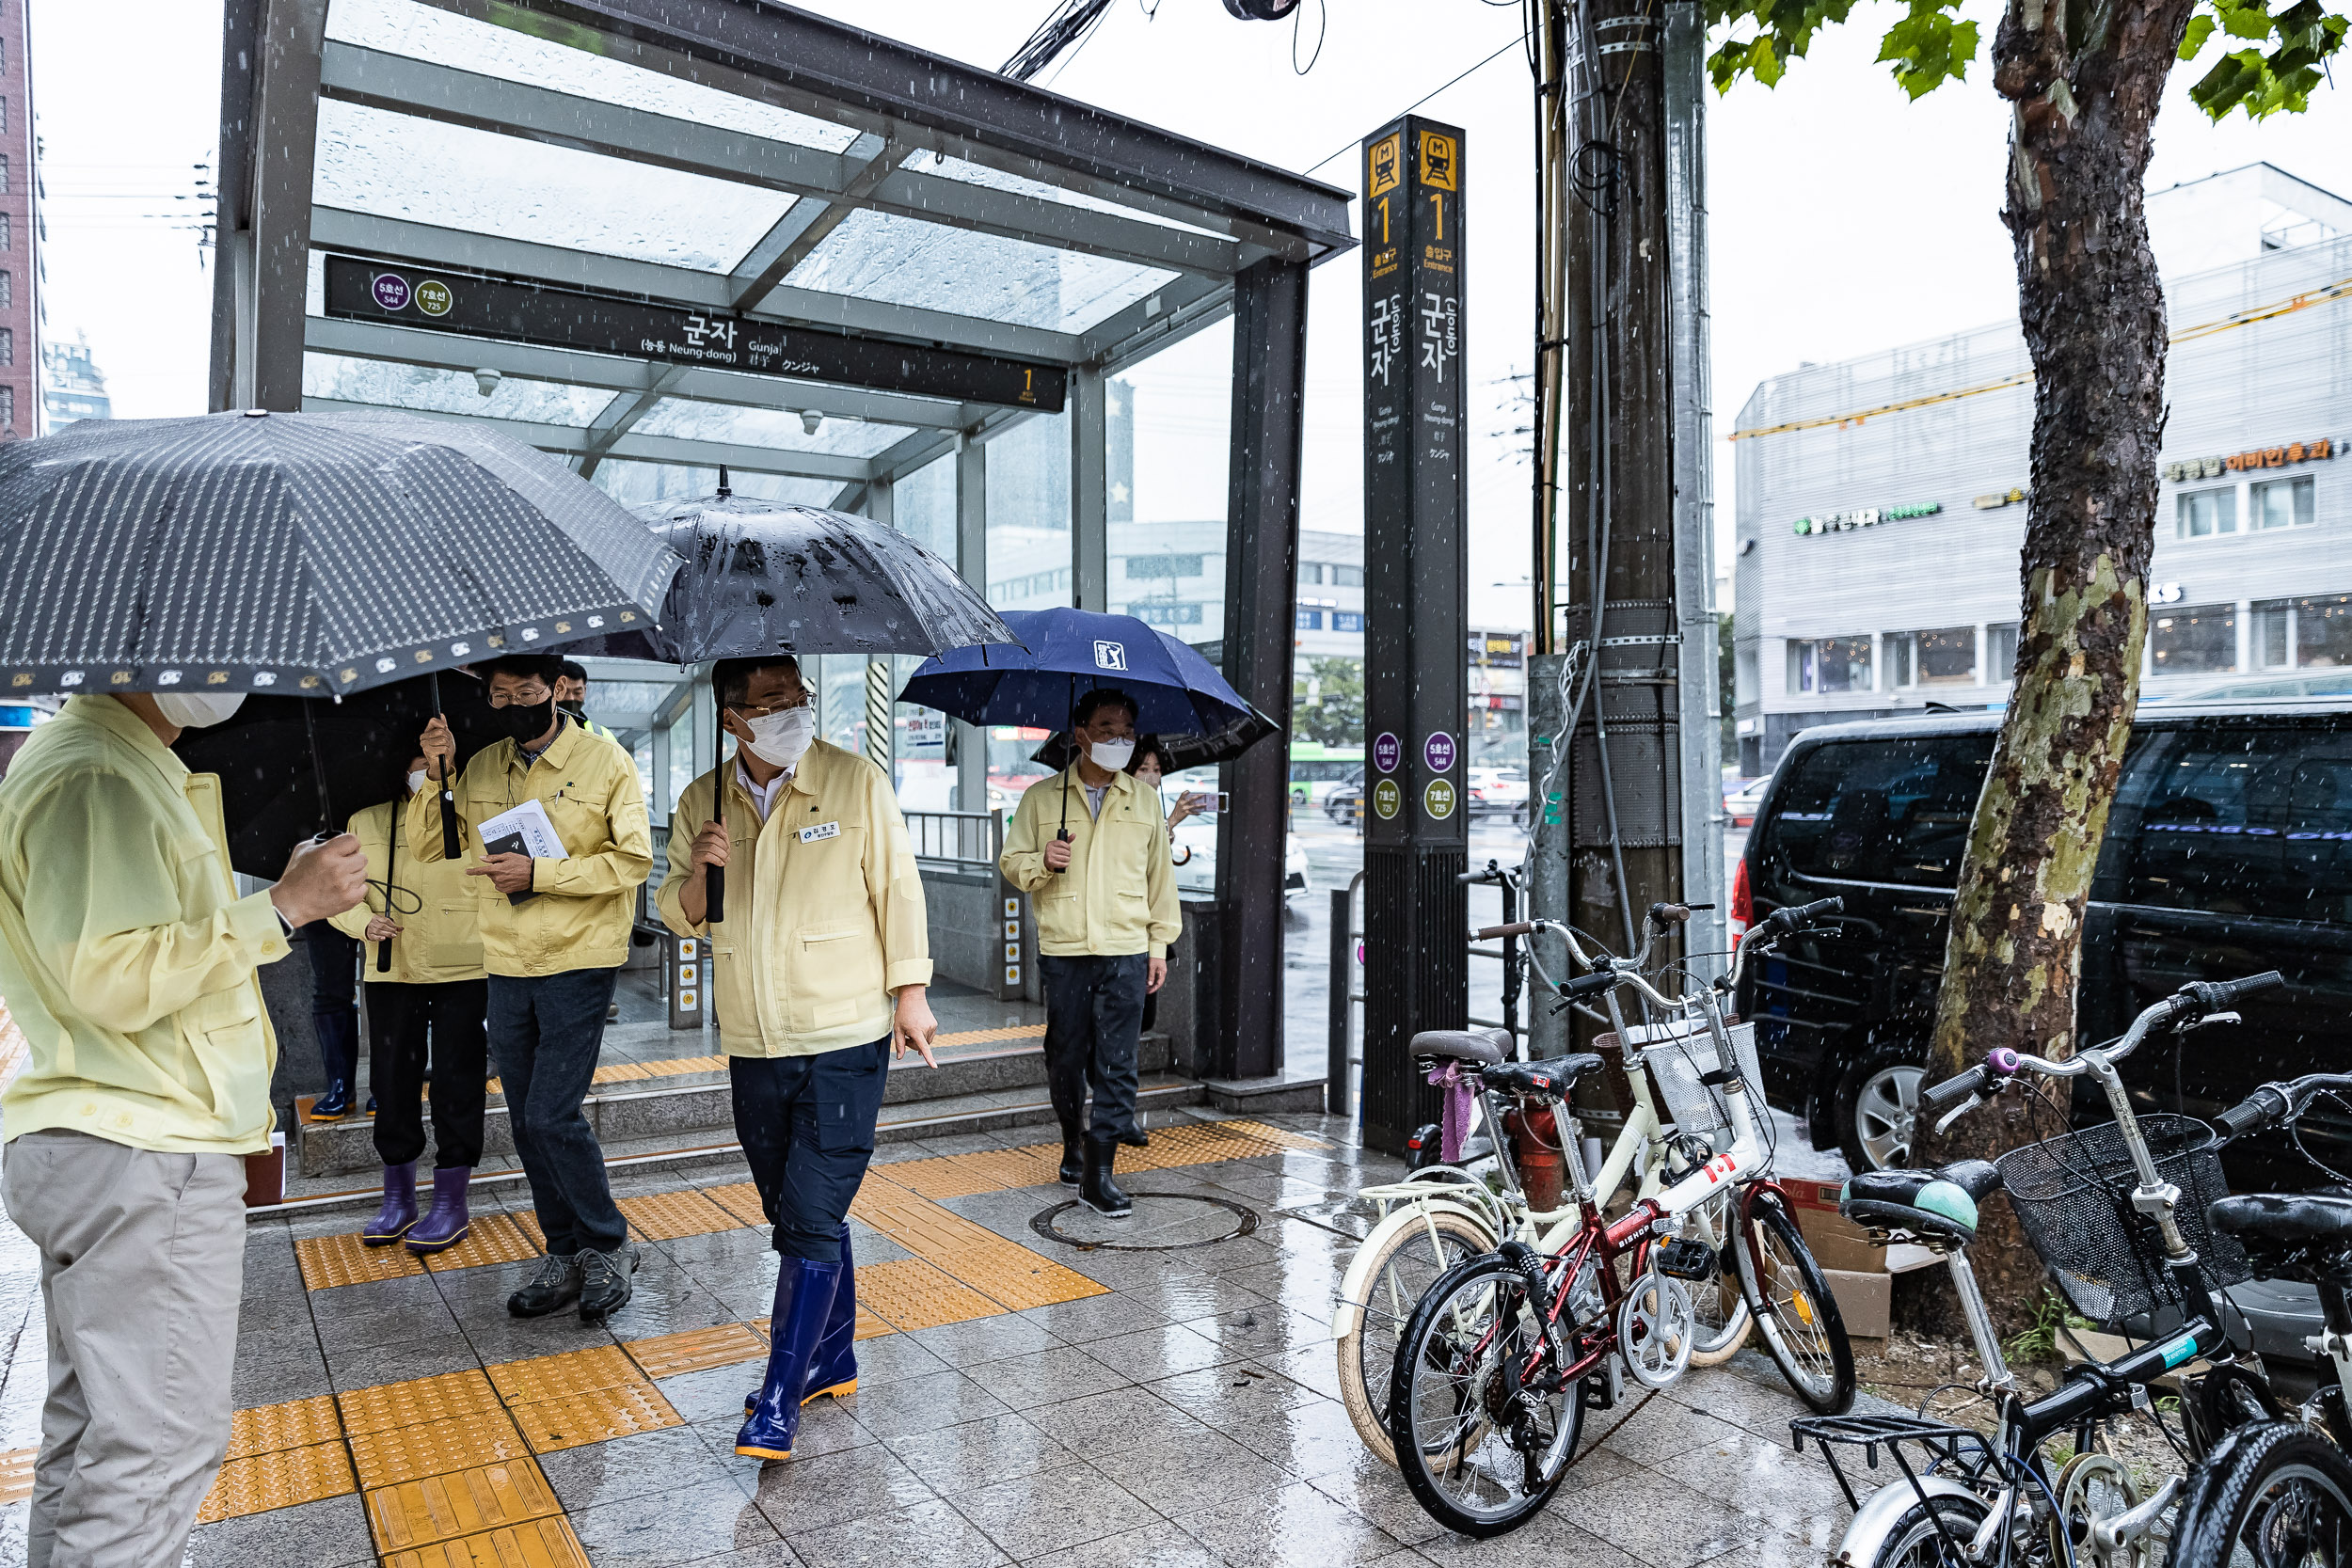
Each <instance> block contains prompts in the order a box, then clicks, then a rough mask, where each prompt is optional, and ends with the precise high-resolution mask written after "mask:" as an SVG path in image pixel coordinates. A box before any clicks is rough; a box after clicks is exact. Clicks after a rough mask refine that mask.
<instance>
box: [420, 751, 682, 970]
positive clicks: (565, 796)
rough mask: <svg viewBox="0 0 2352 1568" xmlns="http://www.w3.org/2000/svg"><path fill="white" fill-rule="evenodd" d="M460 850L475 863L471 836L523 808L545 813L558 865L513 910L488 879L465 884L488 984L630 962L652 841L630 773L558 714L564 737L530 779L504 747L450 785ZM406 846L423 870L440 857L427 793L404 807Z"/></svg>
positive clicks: (477, 757)
mask: <svg viewBox="0 0 2352 1568" xmlns="http://www.w3.org/2000/svg"><path fill="white" fill-rule="evenodd" d="M456 793H457V816H458V821H459V826H460V829H461V836H460V840H459V847H460V850H461V852H462V853H463V854H464V856H465V859H466V863H467V864H468V865H469V866H470V865H473V864H476V863H479V862H480V861H481V858H482V837H481V834H480V833H479V832H476V831H475V830H476V828H477V827H478V825H479V824H481V823H484V822H487V821H488V820H490V818H492V817H494V816H498V815H499V814H500V813H501V812H503V811H509V810H512V809H513V808H514V807H516V806H518V805H520V804H522V803H523V802H524V801H525V800H536V801H538V802H539V803H540V805H542V806H544V807H545V808H547V814H548V820H549V821H550V822H552V823H554V825H555V835H556V837H558V838H560V839H562V840H563V841H564V849H565V850H566V851H567V853H566V856H565V858H564V859H563V860H540V861H534V862H532V876H531V886H532V891H533V892H535V893H537V894H539V895H540V896H538V897H536V898H527V899H525V900H523V902H521V903H519V904H516V903H514V902H511V901H510V900H509V899H508V898H507V896H506V895H504V894H502V893H501V892H500V891H499V890H498V889H497V888H496V887H493V886H492V885H491V883H490V879H489V878H487V877H469V878H467V879H466V880H467V881H468V882H469V883H470V884H471V885H472V888H473V896H474V899H475V904H474V908H475V911H477V914H478V916H479V921H480V929H481V932H482V965H483V968H485V970H487V971H488V972H489V973H490V974H505V975H513V976H517V977H529V978H536V977H538V976H540V975H546V974H565V973H567V972H568V971H571V970H575V969H618V968H619V967H620V966H621V964H622V963H623V962H624V961H625V960H626V959H627V958H628V933H629V927H631V926H632V925H634V924H635V923H636V918H637V914H636V904H637V896H636V895H637V889H638V887H639V885H640V884H642V883H643V882H644V879H645V877H646V875H647V874H648V873H649V872H651V871H652V870H653V833H652V830H651V829H650V828H648V827H647V826H646V823H645V794H644V788H643V787H642V786H641V785H640V784H638V781H637V764H636V762H635V760H634V759H633V758H631V757H630V756H629V754H628V752H624V751H622V750H621V749H620V747H618V746H616V745H614V744H613V743H612V742H611V741H609V740H599V739H598V738H596V736H592V735H589V734H588V733H586V732H585V731H583V730H582V729H580V725H579V724H578V722H577V721H573V720H572V719H571V718H570V716H569V715H566V716H565V718H564V728H563V730H562V731H561V732H560V733H559V734H558V735H557V736H556V737H555V739H554V741H553V742H552V743H551V744H550V745H549V746H548V749H547V752H545V754H543V755H542V756H541V757H540V758H539V761H538V763H537V764H536V765H535V766H533V767H532V768H530V769H529V770H528V771H526V770H525V769H524V768H523V765H522V758H521V757H520V755H519V754H518V753H517V752H516V749H515V743H514V742H513V741H511V740H500V741H496V742H493V743H492V744H491V745H490V746H489V747H487V748H486V749H485V750H483V751H480V752H475V753H474V757H473V760H472V761H471V762H469V763H467V764H466V770H465V771H464V772H463V773H461V774H459V775H458V777H457V791H456ZM407 847H408V849H409V851H410V853H412V854H413V855H415V857H416V858H417V860H418V861H420V862H424V863H434V862H437V861H439V860H440V859H441V858H442V857H441V796H440V791H439V789H438V788H437V787H434V786H428V787H426V788H424V789H422V790H420V791H419V792H418V793H417V796H416V799H414V800H410V801H409V802H408V845H407Z"/></svg>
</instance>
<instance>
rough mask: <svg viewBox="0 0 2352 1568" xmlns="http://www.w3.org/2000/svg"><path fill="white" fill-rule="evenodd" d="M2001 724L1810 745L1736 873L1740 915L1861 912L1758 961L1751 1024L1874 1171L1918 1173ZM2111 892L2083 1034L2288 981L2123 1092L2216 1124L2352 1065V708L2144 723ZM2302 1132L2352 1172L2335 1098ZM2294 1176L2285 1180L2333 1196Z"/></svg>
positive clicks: (1745, 1009) (2175, 713)
mask: <svg viewBox="0 0 2352 1568" xmlns="http://www.w3.org/2000/svg"><path fill="white" fill-rule="evenodd" d="M2000 719H2001V716H2000V715H1999V714H1998V713H1971V714H1953V715H1932V716H1922V717H1920V718H1916V719H1911V718H1905V719H1892V720H1881V721H1873V722H1867V723H1855V724H1832V725H1827V726H1824V727H1821V728H1818V729H1809V730H1805V731H1804V732H1803V733H1802V734H1800V735H1799V736H1797V738H1796V739H1795V740H1794V741H1793V742H1791V743H1790V745H1789V748H1788V752H1787V753H1786V754H1785V755H1783V756H1782V758H1781V760H1780V766H1779V768H1777V769H1775V770H1774V772H1773V775H1772V786H1771V788H1770V789H1769V790H1768V791H1767V792H1766V794H1765V797H1764V800H1763V802H1762V804H1761V806H1760V807H1759V808H1758V810H1757V812H1756V826H1755V828H1754V829H1753V830H1752V831H1751V832H1750V834H1749V837H1748V845H1747V852H1746V854H1745V855H1744V856H1743V857H1742V859H1741V860H1740V865H1739V867H1738V869H1737V871H1736V872H1735V873H1734V877H1733V890H1732V912H1733V916H1734V919H1735V920H1745V921H1748V922H1751V923H1752V922H1754V921H1755V920H1756V919H1758V918H1760V917H1761V916H1763V915H1766V914H1769V913H1771V912H1772V911H1773V910H1775V909H1777V908H1779V907H1780V906H1781V905H1783V904H1798V903H1805V902H1808V901H1810V900H1812V899H1816V898H1824V897H1828V896H1830V895H1833V894H1835V895H1839V896H1842V897H1843V898H1844V899H1845V913H1844V915H1843V916H1842V918H1841V919H1840V920H1839V921H1838V922H1837V923H1836V926H1835V927H1834V928H1831V929H1829V930H1826V931H1823V932H1821V933H1820V934H1815V933H1810V932H1809V933H1807V934H1806V935H1805V936H1804V937H1802V938H1799V939H1797V940H1795V941H1791V942H1782V943H1781V944H1780V946H1779V948H1778V949H1777V950H1776V952H1775V953H1774V955H1773V956H1772V958H1770V959H1768V960H1767V961H1766V962H1764V963H1763V964H1761V965H1760V966H1758V971H1757V973H1756V975H1755V976H1754V978H1753V979H1751V980H1750V981H1749V982H1748V983H1747V985H1746V987H1745V989H1744V990H1743V993H1742V995H1741V998H1740V1002H1741V1006H1740V1011H1741V1012H1742V1013H1745V1014H1747V1015H1749V1016H1750V1017H1753V1018H1755V1019H1756V1050H1757V1053H1758V1057H1759V1063H1758V1065H1759V1066H1760V1067H1761V1068H1762V1069H1763V1073H1764V1079H1765V1092H1766V1097H1767V1098H1768V1099H1769V1100H1771V1101H1772V1103H1774V1104H1776V1105H1778V1106H1780V1107H1782V1108H1783V1109H1785V1110H1788V1111H1790V1112H1793V1113H1796V1114H1797V1115H1800V1116H1802V1117H1804V1119H1805V1121H1806V1124H1807V1127H1808V1130H1809V1132H1810V1133H1811V1136H1812V1139H1813V1142H1814V1145H1815V1146H1816V1147H1817V1148H1840V1149H1842V1150H1843V1152H1844V1154H1845V1156H1846V1160H1847V1162H1848V1164H1850V1165H1851V1166H1852V1167H1853V1168H1855V1169H1857V1170H1859V1169H1865V1168H1867V1167H1870V1166H1873V1165H1883V1164H1905V1163H1907V1162H1908V1160H1909V1157H1910V1147H1911V1141H1912V1133H1913V1126H1914V1117H1915V1114H1916V1110H1917V1104H1918V1090H1919V1084H1920V1078H1921V1075H1922V1069H1923V1068H1924V1066H1925V1064H1926V1062H1927V1057H1928V1043H1929V1038H1930V1036H1931V1032H1932V1028H1933V1023H1934V1015H1935V997H1936V987H1937V983H1938V980H1939V977H1940V975H1941V974H1942V970H1943V964H1944V940H1945V934H1946V931H1947V927H1948V924H1949V919H1950V914H1951V904H1952V890H1953V886H1954V883H1955V882H1956V881H1957V880H1958V878H1959V874H1960V861H1961V855H1962V852H1963V849H1964V848H1965V847H1966V845H1967V840H1968V825H1969V819H1970V817H1971V816H1973V814H1974V813H1975V810H1976V805H1977V796H1978V794H1979V792H1980V790H1981V789H1982V787H1983V784H1984V776H1985V770H1986V768H1988V767H1989V766H1990V764H1991V760H1992V755H1993V742H1994V735H1995V732H1996V731H1997V730H1998V728H1999V725H2000ZM2090 898H2091V902H2090V910H2089V912H2088V914H2087V916H2086V919H2085V924H2084V931H2083V956H2082V984H2081V988H2080V990H2078V992H2077V998H2078V1002H2077V1006H2078V1009H2079V1012H2078V1017H2079V1029H2080V1037H2081V1038H2084V1039H2090V1040H2096V1039H2105V1038H2108V1037H2112V1036H2114V1035H2117V1034H2120V1033H2121V1032H2122V1030H2123V1028H2124V1027H2125V1026H2126V1025H2127V1024H2129V1023H2130V1022H2131V1020H2132V1017H2133V1015H2134V1014H2136V1013H2137V1012H2138V1011H2139V1010H2140V1009H2141V1008H2142V1007H2145V1006H2147V1005H2148V1004H2149V1003H2151V1002H2153V1001H2154V1000H2156V999H2157V998H2158V997H2161V996H2165V995H2168V994H2169V993H2170V992H2172V991H2174V990H2178V989H2179V988H2180V987H2181V986H2182V985H2184V984H2185V983H2186V982H2188V981H2190V980H2223V979H2233V978H2236V977H2237V976H2239V975H2244V974H2255V973H2257V972H2259V971H2262V970H2266V969H2276V970H2279V971H2280V972H2281V973H2282V974H2285V975H2286V978H2287V985H2286V986H2285V987H2284V988H2283V989H2281V990H2273V991H2269V992H2266V993H2265V994H2264V995H2263V996H2261V997H2260V998H2258V999H2256V1000H2255V1001H2253V1002H2251V1003H2249V1004H2248V1005H2247V1006H2246V1007H2245V1008H2244V1009H2243V1010H2244V1013H2245V1022H2244V1023H2243V1024H2240V1025H2238V1026H2237V1027H2234V1028H2230V1027H2221V1028H2214V1029H2209V1030H2205V1031H2201V1032H2200V1033H2197V1034H2193V1035H2190V1036H2188V1037H2185V1038H2180V1039H2175V1038H2173V1037H2165V1038H2162V1039H2157V1040H2151V1041H2150V1042H2149V1043H2148V1044H2147V1045H2145V1046H2143V1047H2141V1048H2140V1050H2139V1051H2137V1053H2134V1055H2133V1056H2132V1057H2131V1059H2130V1060H2129V1061H2128V1062H2126V1063H2125V1064H2124V1069H2123V1077H2124V1081H2125V1083H2126V1084H2128V1085H2131V1087H2132V1089H2133V1090H2134V1096H2135V1099H2137V1101H2140V1102H2141V1103H2143V1104H2144V1105H2145V1106H2146V1107H2147V1108H2148V1109H2151V1110H2164V1111H2179V1112H2184V1113H2185V1114H2187V1115H2190V1116H2199V1117H2211V1116H2212V1115H2214V1114H2215V1113H2217V1112H2218V1111H2220V1110H2221V1109H2223V1108H2224V1107H2226V1106H2228V1105H2230V1104H2232V1103H2233V1102H2234V1101H2237V1100H2238V1099H2239V1098H2240V1097H2242V1096H2244V1095H2245V1094H2247V1093H2248V1092H2249V1091H2250V1090H2251V1089H2253V1088H2254V1087H2255V1086H2256V1085H2260V1084H2262V1083H2264V1082H2265V1081H2266V1080H2269V1079H2273V1078H2290V1077H2294V1076H2296V1074H2299V1073H2305V1072H2319V1071H2344V1070H2347V1069H2352V701H2345V700H2343V699H2330V698H2320V699H2313V700H2309V701H2298V702H2282V703H2237V704H2233V705H2229V706H2227V707H2223V706H2216V705H2197V706H2191V705H2185V704H2184V705H2169V704H2153V705H2148V706H2145V707H2142V708H2141V709H2140V710H2139V714H2138V717H2137V721H2135V722H2134V724H2133V727H2132V739H2131V745H2130V749H2129V750H2128V751H2127V752H2126V753H2125V755H2124V762H2123V774H2122V781H2121V783H2120V784H2119V786H2118V790H2117V795H2116V801H2115V807H2114V810H2113V812H2112V813H2111V815H2110V816H2109V817H2108V820H2107V833H2106V843H2105V844H2104V845H2103V846H2102V847H2101V849H2100V854H2099V863H2098V867H2097V870H2096V872H2095V874H2094V877H2093V880H2092V884H2091V894H2090ZM2304 1129H2305V1143H2306V1145H2307V1146H2308V1147H2309V1148H2311V1150H2312V1153H2314V1154H2317V1155H2319V1156H2320V1157H2321V1158H2322V1159H2325V1160H2327V1161H2328V1164H2331V1165H2334V1166H2335V1167H2336V1168H2337V1169H2339V1170H2345V1169H2352V1122H2345V1121H2343V1120H2342V1118H2336V1119H2335V1120H2333V1121H2331V1119H2330V1118H2329V1117H2328V1116H2327V1115H2326V1102H2325V1101H2323V1102H2322V1103H2321V1104H2320V1105H2319V1106H2316V1107H2314V1108H2313V1110H2312V1114H2311V1115H2310V1116H2308V1117H2306V1118H2305V1120H2304ZM2282 1161H2283V1163H2280V1164H2275V1165H2273V1166H2272V1169H2273V1171H2274V1172H2275V1174H2271V1175H2268V1176H2266V1177H2265V1179H2266V1180H2278V1181H2280V1182H2282V1183H2290V1184H2292V1185H2295V1186H2298V1187H2300V1186H2309V1185H2311V1184H2312V1181H2313V1180H2316V1177H2315V1174H2314V1173H2313V1172H2312V1171H2311V1169H2310V1167H2309V1166H2307V1165H2304V1164H2302V1163H2301V1162H2300V1161H2297V1160H2295V1159H2294V1157H2293V1156H2292V1155H2291V1154H2284V1153H2283V1151H2282ZM2235 1164H2239V1162H2238V1161H2235V1160H2233V1165H2235ZM2262 1164H2265V1165H2270V1164H2271V1163H2270V1162H2266V1161H2265V1162H2262ZM2233 1174H2234V1173H2233ZM2255 1174H2256V1170H2255V1168H2253V1167H2249V1170H2248V1175H2249V1176H2252V1175H2255Z"/></svg>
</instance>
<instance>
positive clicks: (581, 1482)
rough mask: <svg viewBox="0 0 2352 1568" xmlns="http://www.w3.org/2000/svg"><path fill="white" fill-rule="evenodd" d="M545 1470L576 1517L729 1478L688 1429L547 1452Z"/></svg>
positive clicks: (541, 1465)
mask: <svg viewBox="0 0 2352 1568" xmlns="http://www.w3.org/2000/svg"><path fill="white" fill-rule="evenodd" d="M539 1468H540V1470H541V1471H542V1472H543V1473H544V1474H545V1475H546V1476H547V1478H548V1486H550V1487H552V1488H553V1489H554V1491H555V1496H556V1497H557V1499H558V1500H559V1501H561V1502H562V1503H563V1505H564V1509H565V1511H566V1512H568V1513H580V1512H581V1511H583V1510H585V1509H591V1508H595V1507H596V1506H598V1505H599V1504H602V1503H612V1502H621V1501H624V1500H626V1499H628V1498H630V1497H648V1496H651V1495H652V1494H654V1493H658V1492H664V1493H666V1492H677V1491H686V1490H691V1489H694V1488H699V1487H704V1486H707V1485H709V1484H711V1483H712V1482H714V1481H726V1480H727V1479H728V1473H727V1471H726V1470H725V1469H723V1467H722V1466H721V1465H720V1464H719V1462H718V1461H717V1460H716V1459H715V1458H713V1457H712V1455H711V1452H710V1450H709V1449H708V1448H707V1447H706V1446H705V1445H704V1443H703V1441H702V1439H701V1438H700V1437H699V1436H697V1435H696V1434H695V1433H693V1432H691V1431H690V1430H689V1429H687V1428H685V1427H671V1428H668V1429H667V1430H665V1431H661V1432H643V1433H637V1434H635V1435H634V1436H629V1437H616V1438H613V1439H612V1441H610V1442H605V1443H587V1444H583V1445H581V1446H580V1447H579V1448H576V1449H559V1450H557V1451H556V1452H554V1453H547V1454H541V1455H540V1456H539ZM730 1484H732V1483H730Z"/></svg>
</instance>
